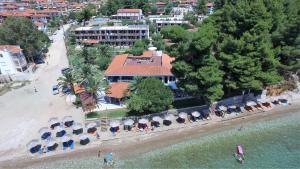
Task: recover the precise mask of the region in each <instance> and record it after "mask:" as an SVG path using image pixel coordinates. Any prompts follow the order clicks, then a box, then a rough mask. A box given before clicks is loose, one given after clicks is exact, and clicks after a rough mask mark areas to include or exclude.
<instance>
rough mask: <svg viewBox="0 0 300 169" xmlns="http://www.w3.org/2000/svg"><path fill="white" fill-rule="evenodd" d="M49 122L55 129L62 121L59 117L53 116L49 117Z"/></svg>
mask: <svg viewBox="0 0 300 169" xmlns="http://www.w3.org/2000/svg"><path fill="white" fill-rule="evenodd" d="M48 122H49V124H50V127H51V129H54V128H55V127H56V126H60V122H59V120H58V118H57V117H52V118H50V119H49V121H48Z"/></svg>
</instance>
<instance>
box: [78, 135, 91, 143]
mask: <svg viewBox="0 0 300 169" xmlns="http://www.w3.org/2000/svg"><path fill="white" fill-rule="evenodd" d="M79 139H80V142H79V143H80V144H81V145H87V144H88V143H89V142H90V139H89V138H88V136H87V135H85V134H82V135H80V137H79Z"/></svg>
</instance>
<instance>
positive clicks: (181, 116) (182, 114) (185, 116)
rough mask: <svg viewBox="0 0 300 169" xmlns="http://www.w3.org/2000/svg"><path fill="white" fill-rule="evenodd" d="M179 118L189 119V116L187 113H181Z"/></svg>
mask: <svg viewBox="0 0 300 169" xmlns="http://www.w3.org/2000/svg"><path fill="white" fill-rule="evenodd" d="M178 116H179V117H180V118H182V119H185V118H187V114H186V113H185V112H180V113H179V114H178Z"/></svg>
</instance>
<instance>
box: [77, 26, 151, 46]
mask: <svg viewBox="0 0 300 169" xmlns="http://www.w3.org/2000/svg"><path fill="white" fill-rule="evenodd" d="M75 37H76V42H77V43H92V44H95V43H100V44H109V45H115V46H131V45H133V44H134V42H135V41H137V40H142V39H149V26H148V25H128V26H98V27H80V28H77V29H75Z"/></svg>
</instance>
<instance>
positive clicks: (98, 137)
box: [96, 131, 100, 139]
mask: <svg viewBox="0 0 300 169" xmlns="http://www.w3.org/2000/svg"><path fill="white" fill-rule="evenodd" d="M96 138H97V139H100V135H99V133H98V132H97V131H96Z"/></svg>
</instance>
